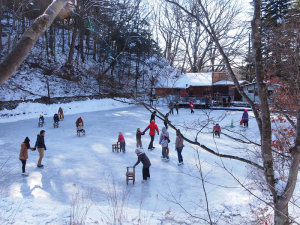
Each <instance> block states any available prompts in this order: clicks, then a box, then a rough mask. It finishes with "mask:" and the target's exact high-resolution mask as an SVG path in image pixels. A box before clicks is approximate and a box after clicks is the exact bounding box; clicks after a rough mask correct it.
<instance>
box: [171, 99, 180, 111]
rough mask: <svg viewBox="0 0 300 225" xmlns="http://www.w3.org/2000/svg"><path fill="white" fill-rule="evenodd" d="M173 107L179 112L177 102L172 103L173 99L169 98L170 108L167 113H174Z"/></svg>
mask: <svg viewBox="0 0 300 225" xmlns="http://www.w3.org/2000/svg"><path fill="white" fill-rule="evenodd" d="M174 108H175V109H176V112H177V114H179V113H178V110H179V102H178V101H176V102H175V104H174V103H173V101H172V100H171V101H170V102H169V109H170V111H169V114H174Z"/></svg>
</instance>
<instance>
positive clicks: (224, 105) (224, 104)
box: [222, 97, 227, 107]
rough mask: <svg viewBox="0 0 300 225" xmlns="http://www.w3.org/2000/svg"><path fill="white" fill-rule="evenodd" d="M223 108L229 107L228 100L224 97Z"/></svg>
mask: <svg viewBox="0 0 300 225" xmlns="http://www.w3.org/2000/svg"><path fill="white" fill-rule="evenodd" d="M222 100H223V107H226V106H227V104H226V98H225V97H223V99H222Z"/></svg>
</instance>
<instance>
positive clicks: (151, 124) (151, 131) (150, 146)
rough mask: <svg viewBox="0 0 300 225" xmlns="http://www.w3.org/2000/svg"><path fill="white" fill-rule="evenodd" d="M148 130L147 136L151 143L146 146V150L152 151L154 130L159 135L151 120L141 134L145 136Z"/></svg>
mask: <svg viewBox="0 0 300 225" xmlns="http://www.w3.org/2000/svg"><path fill="white" fill-rule="evenodd" d="M148 129H150V132H149V135H150V138H151V141H150V143H149V146H148V150H153V148H154V147H153V141H154V137H155V130H156V132H157V134H158V135H159V129H158V127H157V125H156V124H155V122H154V120H152V121H151V122H150V124H149V126H148V127H146V129H145V130H144V131H143V134H145V133H146V131H147V130H148Z"/></svg>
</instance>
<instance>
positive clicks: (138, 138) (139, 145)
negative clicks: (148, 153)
mask: <svg viewBox="0 0 300 225" xmlns="http://www.w3.org/2000/svg"><path fill="white" fill-rule="evenodd" d="M142 135H144V134H143V133H142V132H141V130H140V128H137V130H136V147H137V148H140V149H143V146H142Z"/></svg>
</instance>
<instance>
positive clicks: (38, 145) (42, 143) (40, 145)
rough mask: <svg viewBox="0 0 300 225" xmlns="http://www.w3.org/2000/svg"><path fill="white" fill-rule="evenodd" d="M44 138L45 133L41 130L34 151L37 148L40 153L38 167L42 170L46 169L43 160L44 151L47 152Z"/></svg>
mask: <svg viewBox="0 0 300 225" xmlns="http://www.w3.org/2000/svg"><path fill="white" fill-rule="evenodd" d="M44 137H45V131H44V130H41V132H40V133H39V134H38V135H37V138H36V142H35V146H34V148H33V150H36V148H37V149H38V151H39V155H40V158H39V161H38V164H37V167H40V168H41V167H44V165H42V159H43V158H44V150H46V145H45V140H44Z"/></svg>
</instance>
